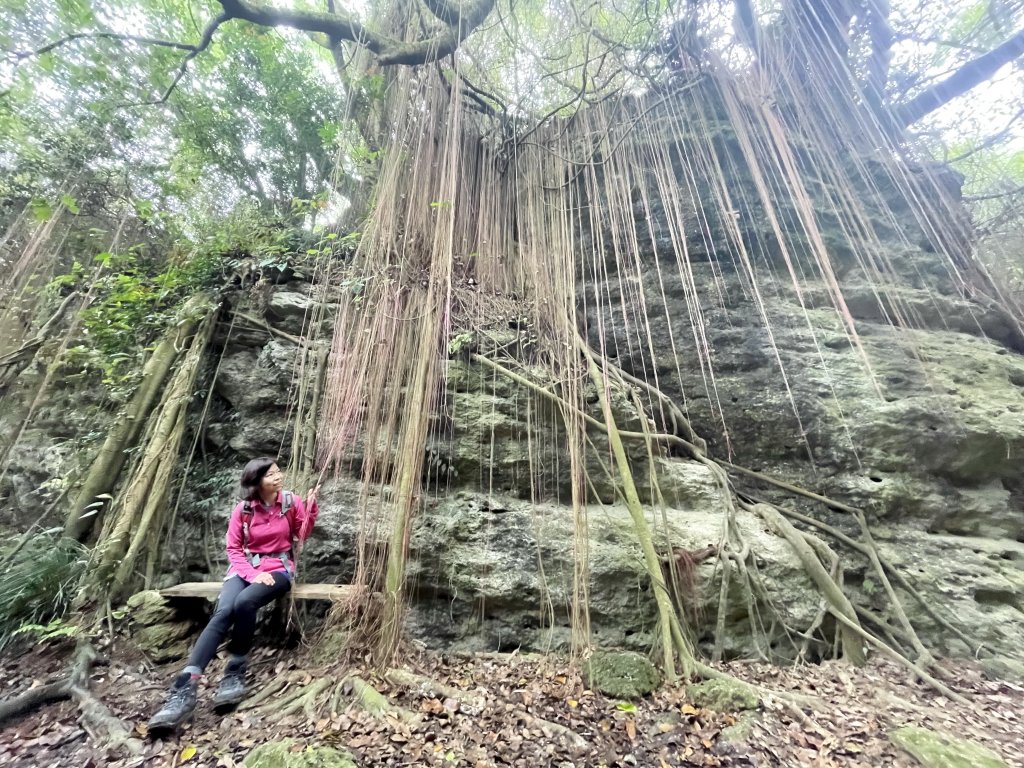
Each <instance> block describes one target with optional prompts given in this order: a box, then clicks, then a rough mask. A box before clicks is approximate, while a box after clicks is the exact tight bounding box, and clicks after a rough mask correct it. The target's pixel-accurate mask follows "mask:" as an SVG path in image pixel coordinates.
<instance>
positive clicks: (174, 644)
mask: <svg viewBox="0 0 1024 768" xmlns="http://www.w3.org/2000/svg"><path fill="white" fill-rule="evenodd" d="M191 632H192V623H191V622H189V621H170V622H165V623H163V624H153V625H152V626H148V627H142V628H140V629H137V630H133V632H132V641H133V642H134V643H135V645H137V646H138V647H139V650H141V651H142V652H143V653H145V654H146V655H147V656H148V657H149V658H150V659H151V660H153V661H155V662H158V663H163V662H165V661H174V660H176V659H181V658H184V657H185V656H186V655H188V651H189V642H188V640H187V639H186V638H187V637H188V635H189V634H190V633H191Z"/></svg>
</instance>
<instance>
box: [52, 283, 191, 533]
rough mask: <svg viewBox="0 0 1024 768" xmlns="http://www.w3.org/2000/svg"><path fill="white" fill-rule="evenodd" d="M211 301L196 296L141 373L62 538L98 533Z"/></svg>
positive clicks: (91, 469) (74, 505) (94, 462)
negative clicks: (132, 453) (157, 404)
mask: <svg viewBox="0 0 1024 768" xmlns="http://www.w3.org/2000/svg"><path fill="white" fill-rule="evenodd" d="M210 304H211V302H210V297H209V296H206V295H204V294H201V295H197V296H195V297H193V298H192V299H190V300H189V301H188V302H186V304H185V306H184V307H183V308H182V311H181V314H180V316H179V318H178V320H177V322H176V324H175V325H174V327H172V328H169V329H168V330H167V332H166V333H165V334H164V337H163V339H161V341H160V343H159V344H158V345H157V347H156V349H154V350H153V354H152V355H150V357H149V359H148V360H147V361H146V364H145V366H144V367H143V369H142V379H141V381H140V382H139V386H138V387H137V388H136V390H135V393H134V395H132V399H131V400H130V401H129V403H128V405H127V407H126V408H125V410H124V411H123V412H122V413H121V414H119V415H118V417H117V419H116V421H115V422H114V424H113V426H111V428H110V431H109V432H107V436H106V438H105V439H104V441H103V445H101V446H100V449H99V451H98V452H97V453H96V456H95V457H94V458H93V460H92V464H90V466H89V471H88V472H87V474H86V476H85V479H84V480H83V482H82V486H81V488H80V489H79V491H78V494H77V495H76V496H75V500H74V502H73V503H72V505H71V509H70V511H69V513H68V517H67V521H66V522H65V525H64V534H65V535H66V536H69V537H71V538H73V539H76V540H77V541H84V540H85V539H87V538H88V537H89V535H90V533H91V532H92V531H93V530H98V529H99V528H100V525H97V523H102V521H103V517H104V512H105V510H106V508H107V507H109V504H107V503H105V502H104V501H103V499H102V498H101V497H106V496H109V494H110V493H111V492H112V491H113V490H114V487H115V485H116V484H117V481H118V479H119V477H120V476H121V470H122V469H123V468H124V464H125V461H127V459H128V453H127V452H128V451H129V450H130V449H132V448H134V447H135V444H136V443H137V442H138V439H139V434H140V433H141V431H142V428H143V427H144V426H145V424H146V420H147V418H148V417H149V414H150V411H152V409H153V405H154V403H155V402H156V401H157V398H158V397H159V396H160V392H161V390H162V389H163V387H164V382H165V381H166V380H167V377H168V375H169V374H170V372H171V369H172V368H173V367H174V363H175V361H176V360H177V359H178V357H179V355H180V353H181V351H182V350H183V349H185V347H186V344H187V342H188V339H189V337H191V336H192V335H193V334H194V333H195V330H196V326H197V324H198V323H199V322H200V321H201V320H202V319H203V317H209V315H210Z"/></svg>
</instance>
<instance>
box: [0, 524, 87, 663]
mask: <svg viewBox="0 0 1024 768" xmlns="http://www.w3.org/2000/svg"><path fill="white" fill-rule="evenodd" d="M15 546H17V545H15ZM87 561H88V551H87V550H86V548H85V547H84V546H82V545H81V544H79V543H78V542H77V541H74V540H73V539H68V538H65V537H58V536H57V535H55V534H53V533H50V532H46V533H39V534H36V535H35V536H33V537H32V538H30V539H29V540H28V541H27V542H25V544H24V546H22V547H21V548H20V549H18V550H16V551H13V552H12V551H11V550H7V551H5V552H4V553H3V554H2V555H0V562H2V563H3V580H4V588H3V589H2V590H0V650H3V649H4V648H6V647H7V646H8V645H10V644H11V642H13V641H14V640H16V639H18V638H19V637H24V636H25V634H26V633H29V634H31V633H33V632H35V630H30V629H29V628H31V627H36V626H38V627H43V628H45V630H46V631H47V632H51V631H52V632H59V631H61V630H62V629H63V628H62V627H61V626H57V625H51V624H50V622H52V621H54V620H55V619H60V618H62V617H63V616H64V615H66V613H67V611H68V609H69V608H70V606H71V601H72V599H73V598H74V590H75V588H76V586H77V584H78V580H79V578H80V576H81V574H82V570H83V569H84V568H85V566H86V563H87ZM65 626H67V625H65ZM54 636H56V635H54Z"/></svg>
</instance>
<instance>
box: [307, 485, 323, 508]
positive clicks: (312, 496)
mask: <svg viewBox="0 0 1024 768" xmlns="http://www.w3.org/2000/svg"><path fill="white" fill-rule="evenodd" d="M318 493H320V484H319V483H317V486H316V488H310V489H309V490H308V491H306V506H307V507H312V506H313V505H314V504H316V495H317V494H318Z"/></svg>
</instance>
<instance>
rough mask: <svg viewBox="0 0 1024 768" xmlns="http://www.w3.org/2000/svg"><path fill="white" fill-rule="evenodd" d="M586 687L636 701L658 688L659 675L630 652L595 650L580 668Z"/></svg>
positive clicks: (648, 664) (642, 659)
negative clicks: (581, 668)
mask: <svg viewBox="0 0 1024 768" xmlns="http://www.w3.org/2000/svg"><path fill="white" fill-rule="evenodd" d="M583 676H584V680H585V681H586V683H587V685H588V686H589V687H590V688H593V689H594V690H596V691H600V692H601V693H603V694H605V695H606V696H614V697H615V698H618V699H635V698H639V697H640V696H646V695H647V694H648V693H650V692H651V691H653V690H654V689H655V688H657V687H658V686H659V685H661V673H660V672H658V669H657V668H656V667H655V666H654V665H653V664H652V663H651V662H650V661H649V660H648V659H647V658H646V657H645V656H641V655H640V654H639V653H634V652H633V651H595V652H594V654H593V655H592V656H591V657H590V658H589V659H587V661H586V662H585V663H584V665H583Z"/></svg>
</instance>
